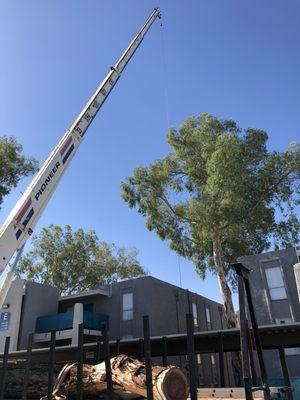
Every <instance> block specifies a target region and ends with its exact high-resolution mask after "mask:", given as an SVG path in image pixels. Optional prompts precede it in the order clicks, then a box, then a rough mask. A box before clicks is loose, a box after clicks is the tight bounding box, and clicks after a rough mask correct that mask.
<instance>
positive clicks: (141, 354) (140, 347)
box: [138, 339, 144, 361]
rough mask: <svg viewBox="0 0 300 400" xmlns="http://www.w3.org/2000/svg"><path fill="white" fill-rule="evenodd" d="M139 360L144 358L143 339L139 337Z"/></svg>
mask: <svg viewBox="0 0 300 400" xmlns="http://www.w3.org/2000/svg"><path fill="white" fill-rule="evenodd" d="M138 358H139V360H140V361H143V358H144V341H143V339H139V356H138Z"/></svg>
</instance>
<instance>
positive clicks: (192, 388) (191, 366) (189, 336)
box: [186, 313, 198, 400]
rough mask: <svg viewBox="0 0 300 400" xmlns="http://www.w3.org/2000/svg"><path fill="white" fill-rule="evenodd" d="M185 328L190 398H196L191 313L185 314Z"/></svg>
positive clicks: (194, 399)
mask: <svg viewBox="0 0 300 400" xmlns="http://www.w3.org/2000/svg"><path fill="white" fill-rule="evenodd" d="M186 328H187V353H188V361H189V375H190V392H191V396H190V399H191V400H197V397H198V395H197V381H196V362H195V343H194V321H193V315H192V314H190V313H189V314H186Z"/></svg>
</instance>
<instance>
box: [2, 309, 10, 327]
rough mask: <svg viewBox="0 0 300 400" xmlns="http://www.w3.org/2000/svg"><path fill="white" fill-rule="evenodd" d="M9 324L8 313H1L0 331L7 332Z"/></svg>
mask: <svg viewBox="0 0 300 400" xmlns="http://www.w3.org/2000/svg"><path fill="white" fill-rule="evenodd" d="M9 322H10V312H9V311H5V312H3V313H1V316H0V331H7V330H8V328H9Z"/></svg>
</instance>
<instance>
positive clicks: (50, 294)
mask: <svg viewBox="0 0 300 400" xmlns="http://www.w3.org/2000/svg"><path fill="white" fill-rule="evenodd" d="M58 298H59V290H58V289H57V288H54V287H52V286H49V285H41V284H39V283H35V282H27V284H26V287H25V297H24V301H23V307H22V317H21V326H20V333H19V345H18V349H19V350H22V349H26V348H27V340H28V334H29V333H30V332H34V330H35V323H36V319H37V318H38V317H40V316H42V315H51V314H56V313H57V311H58Z"/></svg>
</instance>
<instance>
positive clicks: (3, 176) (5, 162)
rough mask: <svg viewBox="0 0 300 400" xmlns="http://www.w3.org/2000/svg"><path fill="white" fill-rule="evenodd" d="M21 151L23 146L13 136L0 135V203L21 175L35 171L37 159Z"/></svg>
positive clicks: (27, 174)
mask: <svg viewBox="0 0 300 400" xmlns="http://www.w3.org/2000/svg"><path fill="white" fill-rule="evenodd" d="M22 152H23V147H22V146H21V145H20V144H19V143H17V141H16V140H15V139H14V138H11V137H7V136H1V137H0V204H2V202H3V197H4V196H6V195H8V194H9V192H10V191H11V189H13V188H14V187H16V186H17V184H18V182H19V180H20V179H21V178H22V177H25V176H29V175H31V174H33V173H34V172H36V171H37V168H38V162H37V160H35V159H34V158H32V157H29V158H27V157H25V156H24V155H23V154H22Z"/></svg>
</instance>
